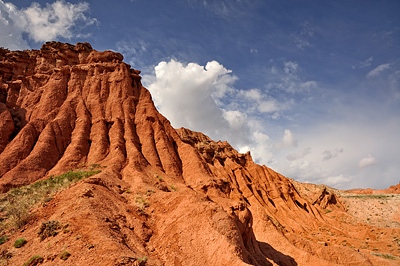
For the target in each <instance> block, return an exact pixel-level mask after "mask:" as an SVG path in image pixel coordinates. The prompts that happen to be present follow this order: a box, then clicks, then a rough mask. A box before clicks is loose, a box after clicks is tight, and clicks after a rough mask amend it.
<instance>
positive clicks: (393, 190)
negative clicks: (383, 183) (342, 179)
mask: <svg viewBox="0 0 400 266" xmlns="http://www.w3.org/2000/svg"><path fill="white" fill-rule="evenodd" d="M347 192H348V193H355V194H365V195H374V194H400V183H399V184H397V185H393V186H390V187H389V188H387V189H372V188H366V189H361V188H358V189H351V190H347Z"/></svg>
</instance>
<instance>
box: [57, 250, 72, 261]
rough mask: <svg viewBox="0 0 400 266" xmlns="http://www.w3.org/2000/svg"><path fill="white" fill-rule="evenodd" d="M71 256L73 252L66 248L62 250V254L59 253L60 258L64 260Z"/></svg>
mask: <svg viewBox="0 0 400 266" xmlns="http://www.w3.org/2000/svg"><path fill="white" fill-rule="evenodd" d="M69 256H71V253H69V252H68V251H66V250H64V251H63V252H61V254H60V255H59V257H60V259H62V260H67V259H68V258H69Z"/></svg>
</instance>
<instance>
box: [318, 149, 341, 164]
mask: <svg viewBox="0 0 400 266" xmlns="http://www.w3.org/2000/svg"><path fill="white" fill-rule="evenodd" d="M342 152H343V149H342V148H340V149H339V148H336V149H333V150H325V151H324V152H323V153H322V155H323V157H322V160H324V161H328V160H330V159H333V158H335V157H337V156H338V155H339V154H340V153H342Z"/></svg>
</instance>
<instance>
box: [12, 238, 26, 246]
mask: <svg viewBox="0 0 400 266" xmlns="http://www.w3.org/2000/svg"><path fill="white" fill-rule="evenodd" d="M25 244H26V239H25V238H18V239H17V240H15V242H14V247H15V248H20V247H22V246H23V245H25Z"/></svg>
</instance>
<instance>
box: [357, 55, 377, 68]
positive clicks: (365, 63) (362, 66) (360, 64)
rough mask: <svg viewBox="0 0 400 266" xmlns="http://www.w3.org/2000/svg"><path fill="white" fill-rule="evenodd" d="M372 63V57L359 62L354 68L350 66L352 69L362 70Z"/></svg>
mask: <svg viewBox="0 0 400 266" xmlns="http://www.w3.org/2000/svg"><path fill="white" fill-rule="evenodd" d="M373 61H374V57H373V56H370V57H368V58H367V59H365V60H364V61H362V62H360V63H359V64H358V65H356V66H352V68H353V69H362V68H366V67H369V66H371V64H372V62H373Z"/></svg>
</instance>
